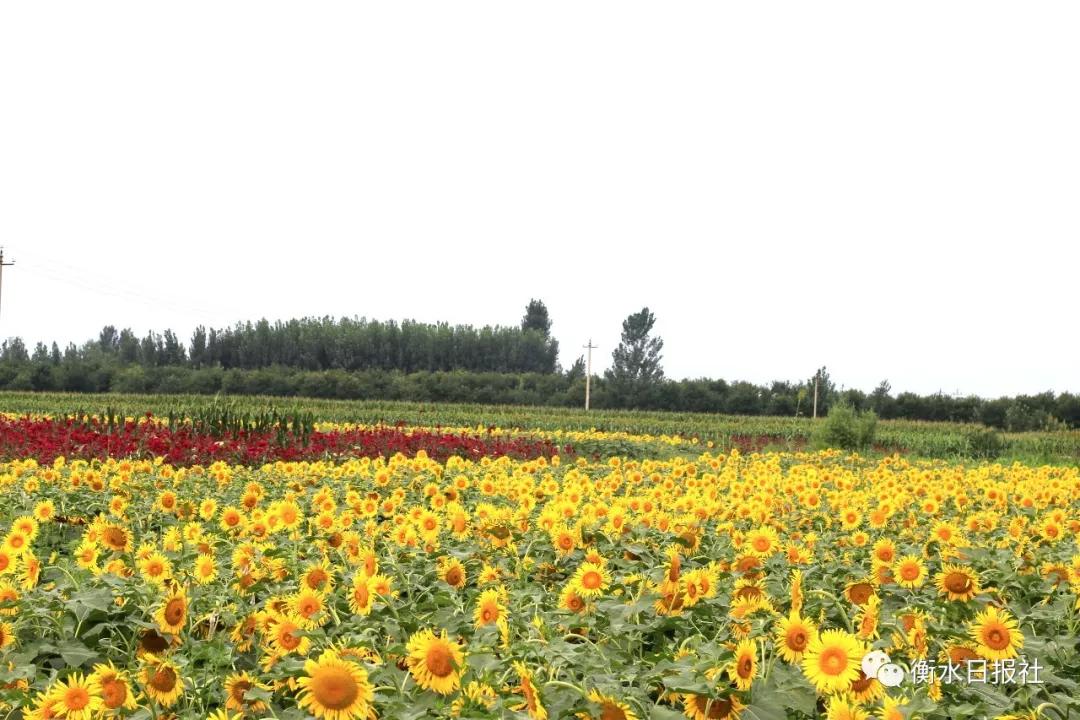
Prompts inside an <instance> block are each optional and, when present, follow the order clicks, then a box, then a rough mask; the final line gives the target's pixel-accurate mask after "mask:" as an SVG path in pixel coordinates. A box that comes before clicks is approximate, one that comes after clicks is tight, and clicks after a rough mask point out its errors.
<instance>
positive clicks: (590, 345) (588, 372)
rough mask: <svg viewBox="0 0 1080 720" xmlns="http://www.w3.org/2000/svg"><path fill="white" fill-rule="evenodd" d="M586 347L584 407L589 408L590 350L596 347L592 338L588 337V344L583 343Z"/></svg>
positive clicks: (590, 381)
mask: <svg viewBox="0 0 1080 720" xmlns="http://www.w3.org/2000/svg"><path fill="white" fill-rule="evenodd" d="M585 347H586V348H588V353H587V354H586V356H585V357H586V360H585V409H586V410H588V409H589V391H590V389H591V388H592V351H593V348H594V347H596V346H595V345H593V344H592V338H589V344H588V345H585Z"/></svg>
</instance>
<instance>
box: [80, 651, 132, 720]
mask: <svg viewBox="0 0 1080 720" xmlns="http://www.w3.org/2000/svg"><path fill="white" fill-rule="evenodd" d="M90 677H91V678H93V679H95V680H97V681H98V684H99V685H100V686H101V700H102V704H103V705H104V706H105V709H106V710H119V709H120V708H124V709H126V710H134V709H135V708H137V707H138V706H139V704H138V702H136V700H135V692H134V690H133V689H132V687H131V679H130V678H129V677H128V675H127V672H126V671H124V670H120V669H119V668H117V667H116V666H114V665H113V664H112V663H111V662H110V663H109V664H107V665H101V664H99V665H95V666H94V673H93V675H91V676H90Z"/></svg>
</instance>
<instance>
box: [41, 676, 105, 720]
mask: <svg viewBox="0 0 1080 720" xmlns="http://www.w3.org/2000/svg"><path fill="white" fill-rule="evenodd" d="M49 697H50V699H52V701H53V708H54V709H56V710H60V711H61V712H60V713H58V716H60V715H62V716H63V717H64V718H65V719H66V720H91V718H93V717H94V716H96V715H97V714H98V713H100V712H101V710H102V708H103V707H104V701H103V700H102V699H101V685H100V684H99V683H98V681H97V679H96V678H94V677H93V676H90V677H84V676H83V675H81V674H78V673H76V674H74V675H71V676H69V677H68V679H67V681H66V682H65V681H61V682H57V683H56V685H55V686H54V687H53V689H52V691H51V692H50V693H49Z"/></svg>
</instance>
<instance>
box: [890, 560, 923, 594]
mask: <svg viewBox="0 0 1080 720" xmlns="http://www.w3.org/2000/svg"><path fill="white" fill-rule="evenodd" d="M893 575H894V576H895V577H896V582H897V584H899V585H900V586H901V587H906V588H910V589H914V588H917V587H922V584H923V583H924V582H926V565H924V564H923V561H922V559H920V558H919V557H917V556H915V555H905V556H904V557H902V558H900V559H899V560H898V561H897V562H896V565H895V566H894V567H893Z"/></svg>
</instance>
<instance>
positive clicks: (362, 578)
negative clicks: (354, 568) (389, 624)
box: [349, 572, 375, 615]
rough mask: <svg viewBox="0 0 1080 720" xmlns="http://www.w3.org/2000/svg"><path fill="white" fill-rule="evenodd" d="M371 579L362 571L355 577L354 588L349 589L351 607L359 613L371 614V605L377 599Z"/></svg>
mask: <svg viewBox="0 0 1080 720" xmlns="http://www.w3.org/2000/svg"><path fill="white" fill-rule="evenodd" d="M371 580H372V579H371V578H369V577H368V576H367V575H365V574H364V573H362V572H358V573H356V575H355V576H354V577H353V582H352V589H351V590H350V591H349V609H350V610H352V611H353V612H354V613H356V614H357V615H369V614H371V606H372V604H373V601H374V600H375V593H374V592H372V589H371Z"/></svg>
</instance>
